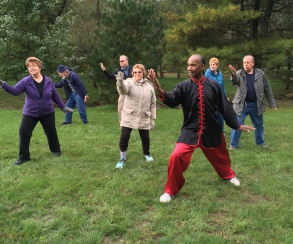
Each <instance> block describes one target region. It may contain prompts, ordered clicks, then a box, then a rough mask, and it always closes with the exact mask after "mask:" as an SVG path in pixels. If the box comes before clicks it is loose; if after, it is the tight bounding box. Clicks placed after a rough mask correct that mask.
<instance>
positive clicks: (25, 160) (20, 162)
mask: <svg viewBox="0 0 293 244" xmlns="http://www.w3.org/2000/svg"><path fill="white" fill-rule="evenodd" d="M27 161H30V159H18V160H17V161H16V162H14V165H20V164H23V163H25V162H27Z"/></svg>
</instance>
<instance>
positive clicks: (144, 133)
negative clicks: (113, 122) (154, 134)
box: [119, 127, 150, 155]
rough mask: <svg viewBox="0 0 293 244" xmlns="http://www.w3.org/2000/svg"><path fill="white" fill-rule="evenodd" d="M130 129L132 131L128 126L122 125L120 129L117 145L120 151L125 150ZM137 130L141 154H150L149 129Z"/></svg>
mask: <svg viewBox="0 0 293 244" xmlns="http://www.w3.org/2000/svg"><path fill="white" fill-rule="evenodd" d="M131 131H132V129H131V128H128V127H122V129H121V136H120V142H119V147H120V151H121V152H126V151H127V148H128V142H129V138H130V134H131ZM138 132H139V135H140V139H141V144H142V149H143V154H144V155H150V135H149V131H148V130H138Z"/></svg>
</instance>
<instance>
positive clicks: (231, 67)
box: [229, 64, 236, 76]
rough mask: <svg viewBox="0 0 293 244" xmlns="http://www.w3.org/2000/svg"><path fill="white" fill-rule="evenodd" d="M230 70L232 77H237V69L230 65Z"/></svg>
mask: <svg viewBox="0 0 293 244" xmlns="http://www.w3.org/2000/svg"><path fill="white" fill-rule="evenodd" d="M229 69H230V71H231V74H232V76H235V75H236V69H235V68H234V67H233V66H232V65H231V64H229Z"/></svg>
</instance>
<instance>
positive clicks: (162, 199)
mask: <svg viewBox="0 0 293 244" xmlns="http://www.w3.org/2000/svg"><path fill="white" fill-rule="evenodd" d="M171 200H172V197H171V196H170V195H169V194H168V193H164V194H163V195H162V196H161V197H160V202H170V201H171Z"/></svg>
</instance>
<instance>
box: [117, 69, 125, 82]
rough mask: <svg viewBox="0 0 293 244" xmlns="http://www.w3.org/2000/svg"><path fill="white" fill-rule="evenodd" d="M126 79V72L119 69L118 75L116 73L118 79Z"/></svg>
mask: <svg viewBox="0 0 293 244" xmlns="http://www.w3.org/2000/svg"><path fill="white" fill-rule="evenodd" d="M123 79H124V73H123V72H121V71H118V73H117V75H116V80H117V81H123Z"/></svg>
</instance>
